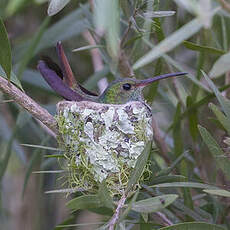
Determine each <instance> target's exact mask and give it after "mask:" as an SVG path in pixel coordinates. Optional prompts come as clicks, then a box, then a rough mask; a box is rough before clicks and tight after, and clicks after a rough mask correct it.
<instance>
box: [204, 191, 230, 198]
mask: <svg viewBox="0 0 230 230" xmlns="http://www.w3.org/2000/svg"><path fill="white" fill-rule="evenodd" d="M203 191H204V192H207V193H208V194H211V195H217V196H224V197H230V192H229V191H226V190H223V189H204V190H203Z"/></svg>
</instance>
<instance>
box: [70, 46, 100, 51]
mask: <svg viewBox="0 0 230 230" xmlns="http://www.w3.org/2000/svg"><path fill="white" fill-rule="evenodd" d="M103 47H105V46H103V45H89V46H83V47H80V48H77V49H74V50H72V52H79V51H83V50H92V49H96V48H103Z"/></svg>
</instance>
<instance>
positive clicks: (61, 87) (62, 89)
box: [37, 60, 89, 101]
mask: <svg viewBox="0 0 230 230" xmlns="http://www.w3.org/2000/svg"><path fill="white" fill-rule="evenodd" d="M52 64H53V63H52ZM37 68H38V70H39V71H40V73H41V74H42V76H43V78H44V79H45V80H46V82H47V83H48V84H49V85H50V87H51V88H52V89H53V90H54V91H56V92H57V93H58V94H60V95H61V96H62V97H64V98H65V99H66V100H69V101H85V100H89V99H88V98H87V97H84V96H83V95H81V94H79V93H78V92H76V91H74V90H72V89H71V88H70V87H69V86H68V85H67V84H66V83H65V82H63V81H62V79H61V77H60V76H59V75H58V74H57V72H56V71H55V70H53V66H52V68H50V63H49V64H47V63H46V62H45V61H44V60H41V61H39V63H38V66H37ZM59 70H60V69H59Z"/></svg>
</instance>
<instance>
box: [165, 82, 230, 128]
mask: <svg viewBox="0 0 230 230" xmlns="http://www.w3.org/2000/svg"><path fill="white" fill-rule="evenodd" d="M229 87H230V85H225V86H223V87H221V88H219V91H220V92H223V91H224V90H226V89H228V88H229ZM214 97H215V94H214V93H209V94H208V95H207V96H205V97H204V98H202V99H201V100H199V101H197V102H195V103H194V104H193V105H192V106H191V107H189V108H187V109H186V110H185V111H184V112H183V113H182V114H181V116H180V119H181V120H183V119H184V118H186V117H187V116H188V115H189V113H190V112H192V111H193V110H197V109H198V108H200V107H201V106H203V105H206V104H207V103H208V102H209V101H211V100H212V99H213V98H214ZM175 125H176V124H175V123H173V124H172V125H171V126H170V127H169V128H168V130H167V132H169V131H170V130H172V128H173V127H174V126H175Z"/></svg>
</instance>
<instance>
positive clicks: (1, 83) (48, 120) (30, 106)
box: [0, 77, 58, 135]
mask: <svg viewBox="0 0 230 230" xmlns="http://www.w3.org/2000/svg"><path fill="white" fill-rule="evenodd" d="M0 90H2V91H3V92H4V93H6V94H8V95H9V96H10V97H11V98H12V99H14V101H15V102H16V103H17V104H19V105H21V106H22V107H23V108H24V109H26V110H27V111H28V112H29V113H30V114H31V115H32V116H33V117H34V118H36V119H38V120H39V121H41V122H42V123H43V124H44V125H46V126H47V127H48V128H49V129H51V130H52V131H53V132H54V133H55V134H56V135H57V134H58V128H57V122H56V120H55V119H54V117H53V116H52V115H51V114H50V113H49V112H48V111H47V110H46V109H44V108H42V107H41V106H40V105H39V104H37V103H36V102H35V101H34V100H33V99H32V98H30V97H29V96H27V95H26V94H25V93H23V92H22V91H21V90H19V89H18V88H17V87H16V86H14V85H13V84H11V83H10V82H8V81H7V80H6V79H4V78H3V77H0Z"/></svg>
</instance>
